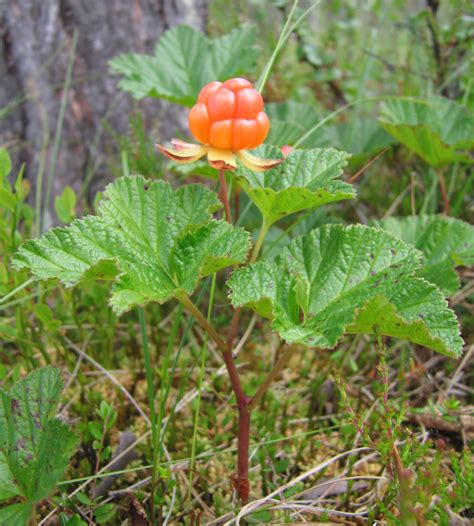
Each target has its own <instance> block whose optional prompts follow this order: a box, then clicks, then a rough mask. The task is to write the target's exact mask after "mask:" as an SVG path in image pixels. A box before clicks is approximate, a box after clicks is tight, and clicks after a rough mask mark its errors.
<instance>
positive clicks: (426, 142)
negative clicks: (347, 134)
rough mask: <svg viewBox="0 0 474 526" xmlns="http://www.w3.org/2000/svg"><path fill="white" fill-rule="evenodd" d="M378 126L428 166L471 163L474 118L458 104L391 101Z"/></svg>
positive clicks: (438, 99) (432, 100)
mask: <svg viewBox="0 0 474 526" xmlns="http://www.w3.org/2000/svg"><path fill="white" fill-rule="evenodd" d="M380 123H381V124H382V126H383V127H384V128H385V130H386V131H387V132H388V133H390V134H391V135H392V136H393V137H395V138H396V139H397V140H398V141H400V142H401V143H402V144H403V145H404V146H406V147H407V148H408V149H410V150H411V151H413V152H414V153H416V154H417V155H419V156H420V157H421V158H422V159H423V160H424V161H425V162H426V163H428V164H429V165H430V166H433V167H439V166H443V165H446V164H450V163H454V162H465V163H471V162H472V159H471V158H470V157H469V155H468V153H467V152H468V150H469V149H471V148H472V147H473V146H474V118H473V115H472V113H470V112H469V110H468V109H467V108H466V107H464V106H462V105H461V104H457V103H455V102H452V101H450V100H448V99H445V98H443V97H430V98H429V99H416V100H406V99H403V98H400V99H395V100H390V101H388V102H386V103H385V104H384V106H383V107H382V115H381V119H380Z"/></svg>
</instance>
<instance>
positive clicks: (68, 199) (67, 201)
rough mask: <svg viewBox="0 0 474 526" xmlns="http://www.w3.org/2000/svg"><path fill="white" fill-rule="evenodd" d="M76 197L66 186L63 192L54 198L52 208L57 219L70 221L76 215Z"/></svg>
mask: <svg viewBox="0 0 474 526" xmlns="http://www.w3.org/2000/svg"><path fill="white" fill-rule="evenodd" d="M76 202H77V197H76V194H75V192H74V190H73V189H72V188H71V187H70V186H66V188H65V189H64V191H63V193H62V194H61V195H60V196H58V197H56V199H55V200H54V209H55V210H56V214H57V216H58V218H59V220H60V221H61V222H63V223H70V222H71V221H72V220H73V219H74V218H75V217H76Z"/></svg>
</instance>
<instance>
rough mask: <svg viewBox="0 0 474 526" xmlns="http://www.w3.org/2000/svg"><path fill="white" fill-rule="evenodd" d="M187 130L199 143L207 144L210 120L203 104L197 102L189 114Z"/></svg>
mask: <svg viewBox="0 0 474 526" xmlns="http://www.w3.org/2000/svg"><path fill="white" fill-rule="evenodd" d="M188 123H189V129H190V130H191V133H192V134H193V135H194V137H196V139H197V140H198V141H199V142H202V143H203V144H207V143H208V142H209V130H210V128H211V119H210V118H209V115H208V113H207V107H206V105H205V104H204V102H198V103H197V104H196V105H195V106H193V107H192V109H191V111H190V112H189V118H188Z"/></svg>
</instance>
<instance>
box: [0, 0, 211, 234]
mask: <svg viewBox="0 0 474 526" xmlns="http://www.w3.org/2000/svg"><path fill="white" fill-rule="evenodd" d="M206 3H207V1H206V0H8V1H7V2H2V1H1V0H0V146H1V145H6V146H7V147H8V148H9V150H10V152H11V153H12V154H13V158H14V165H15V167H16V169H17V168H18V167H19V164H20V163H21V162H25V163H26V176H27V177H28V178H29V179H30V181H31V183H32V186H33V187H34V186H35V185H36V184H37V175H38V172H39V167H40V166H41V161H42V160H43V161H44V168H45V178H46V177H47V174H48V171H49V170H51V168H52V165H53V164H54V161H53V158H52V157H53V156H52V155H51V153H52V149H53V142H54V136H55V133H56V126H57V122H58V113H59V108H60V101H61V97H62V91H63V87H64V80H65V75H66V70H67V64H68V58H69V56H70V52H71V45H72V39H73V34H74V31H75V30H77V32H78V42H77V49H76V54H75V60H74V67H73V76H72V84H71V89H70V90H69V92H68V98H67V107H66V112H65V118H64V126H63V131H62V134H61V142H60V148H59V154H58V157H57V164H56V171H55V178H54V182H53V196H54V195H57V194H59V193H61V191H62V189H63V188H64V186H65V185H67V184H69V185H71V186H72V187H73V188H75V189H76V190H77V189H79V188H80V186H81V184H82V182H83V180H84V177H85V175H86V172H87V171H88V170H89V169H90V168H91V167H93V173H94V179H93V181H92V190H91V191H92V192H93V191H94V190H96V189H98V188H100V187H101V186H103V184H104V182H105V181H104V179H105V178H107V177H108V176H109V174H108V173H107V168H106V162H105V154H104V152H106V151H107V150H108V149H109V148H108V146H107V144H106V140H107V134H106V133H103V122H104V120H107V122H108V123H109V124H110V125H111V127H112V128H113V129H114V130H116V131H117V132H119V133H126V132H127V129H128V118H129V115H130V111H131V109H132V108H133V105H134V102H133V101H132V100H131V98H130V96H129V95H128V94H125V93H122V92H120V91H119V90H118V89H117V77H114V76H112V74H111V73H110V71H109V70H108V66H107V62H108V60H109V59H111V58H112V57H114V56H115V55H117V54H118V53H121V52H129V51H135V52H147V53H150V52H152V51H153V48H154V45H155V42H156V40H157V39H158V38H159V36H160V35H161V34H162V33H163V32H164V31H165V30H166V29H168V28H170V27H172V26H174V25H177V24H181V23H186V24H189V25H193V26H195V27H198V28H201V29H202V28H203V27H204V22H205V16H206ZM140 108H141V109H142V110H143V112H144V115H145V118H146V122H148V123H150V124H151V125H153V126H156V127H155V130H154V131H153V132H151V133H156V134H158V133H159V132H158V131H157V130H158V129H159V123H160V121H164V120H165V119H166V121H167V122H168V123H169V120H170V119H171V123H172V125H173V126H176V125H178V126H179V123H180V122H182V119H183V112H182V110H180V109H179V108H177V107H176V106H172V105H169V104H162V103H160V102H159V101H155V100H147V101H143V102H140ZM52 201H53V200H52ZM46 226H47V225H46Z"/></svg>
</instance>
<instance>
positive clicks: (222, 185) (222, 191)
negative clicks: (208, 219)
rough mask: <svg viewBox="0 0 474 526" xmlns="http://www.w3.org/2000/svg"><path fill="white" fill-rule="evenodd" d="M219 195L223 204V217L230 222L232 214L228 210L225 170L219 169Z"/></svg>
mask: <svg viewBox="0 0 474 526" xmlns="http://www.w3.org/2000/svg"><path fill="white" fill-rule="evenodd" d="M219 182H220V189H219V197H220V199H221V201H222V204H223V205H224V210H225V218H226V220H227V221H228V222H229V223H232V214H231V212H230V203H229V193H228V190H227V183H226V181H225V172H224V170H219Z"/></svg>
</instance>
